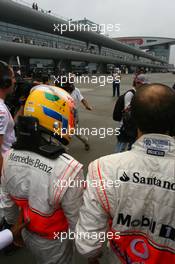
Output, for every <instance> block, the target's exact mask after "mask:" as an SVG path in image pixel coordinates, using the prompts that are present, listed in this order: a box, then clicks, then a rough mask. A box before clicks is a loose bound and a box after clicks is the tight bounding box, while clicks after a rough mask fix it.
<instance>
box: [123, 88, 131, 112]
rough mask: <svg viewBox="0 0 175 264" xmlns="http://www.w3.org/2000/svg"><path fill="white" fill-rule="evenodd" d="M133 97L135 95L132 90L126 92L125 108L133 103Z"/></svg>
mask: <svg viewBox="0 0 175 264" xmlns="http://www.w3.org/2000/svg"><path fill="white" fill-rule="evenodd" d="M132 97H133V93H132V92H128V93H126V95H125V98H124V109H126V108H128V106H129V105H130V103H131V100H132Z"/></svg>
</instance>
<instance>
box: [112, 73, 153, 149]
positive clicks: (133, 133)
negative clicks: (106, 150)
mask: <svg viewBox="0 0 175 264" xmlns="http://www.w3.org/2000/svg"><path fill="white" fill-rule="evenodd" d="M148 83H149V81H148V79H147V78H146V76H145V75H144V74H139V75H138V76H137V78H136V79H135V87H133V88H132V89H130V90H128V91H127V92H126V93H125V96H124V109H123V118H122V120H121V123H120V135H119V136H118V137H117V139H118V142H117V144H116V148H115V152H116V153H118V152H123V151H126V150H130V149H131V146H132V144H133V143H134V142H135V140H136V137H137V128H136V125H135V122H134V120H133V119H131V118H130V116H129V115H131V100H132V98H133V96H134V95H135V93H136V91H137V90H138V89H139V88H140V87H141V86H142V85H144V84H148ZM128 116H129V117H128Z"/></svg>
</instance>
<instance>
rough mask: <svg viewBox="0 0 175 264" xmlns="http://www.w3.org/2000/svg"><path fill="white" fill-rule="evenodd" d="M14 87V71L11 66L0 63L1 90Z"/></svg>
mask: <svg viewBox="0 0 175 264" xmlns="http://www.w3.org/2000/svg"><path fill="white" fill-rule="evenodd" d="M11 85H12V71H11V68H10V66H9V65H8V64H7V63H6V62H4V61H0V88H8V87H10V86H11Z"/></svg>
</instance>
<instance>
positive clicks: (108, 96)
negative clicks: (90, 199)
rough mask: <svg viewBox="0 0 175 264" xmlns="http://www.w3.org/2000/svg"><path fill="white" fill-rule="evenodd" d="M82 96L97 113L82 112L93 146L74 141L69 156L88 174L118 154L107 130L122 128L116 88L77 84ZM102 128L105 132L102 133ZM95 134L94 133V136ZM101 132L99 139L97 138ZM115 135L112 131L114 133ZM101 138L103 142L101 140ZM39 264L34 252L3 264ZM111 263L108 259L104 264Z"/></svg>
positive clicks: (126, 78)
mask: <svg viewBox="0 0 175 264" xmlns="http://www.w3.org/2000/svg"><path fill="white" fill-rule="evenodd" d="M148 78H149V80H150V82H159V83H164V84H167V85H169V86H171V87H172V85H173V84H174V82H175V75H173V74H171V73H162V74H160V73H155V74H148ZM132 80H133V75H123V76H122V81H121V94H122V93H123V92H125V91H126V90H127V89H130V88H131V87H132ZM76 86H77V87H78V88H80V90H81V92H82V94H83V95H84V96H85V98H86V99H87V100H88V101H89V103H90V104H91V105H92V107H93V111H88V110H86V109H84V108H83V107H80V109H79V117H80V126H81V127H83V128H89V129H90V136H89V143H90V150H89V151H86V150H85V149H84V145H83V144H82V143H81V142H80V141H79V140H78V139H77V138H75V137H74V138H73V140H72V142H71V144H70V146H69V149H68V153H69V154H71V155H72V156H73V157H74V158H76V159H77V160H78V161H80V162H81V163H82V164H84V171H85V174H86V172H87V168H88V164H89V163H90V162H91V161H92V160H95V159H97V158H99V157H101V156H105V155H108V154H112V153H114V148H115V144H116V136H115V135H111V136H110V135H108V136H105V137H104V129H107V128H112V129H115V128H116V127H118V124H117V123H116V122H114V121H113V120H112V112H113V107H114V104H115V101H116V98H113V97H112V85H111V84H106V85H105V86H100V84H99V83H98V84H92V83H90V84H87V83H86V84H77V85H76ZM100 128H101V129H100ZM99 129H100V130H99ZM92 131H93V132H92ZM95 131H98V133H99V134H98V135H92V134H91V133H93V134H95V133H96V132H95ZM110 131H111V129H110ZM100 137H101V138H100ZM12 263H18V264H24V263H25V264H36V263H35V261H34V259H33V258H32V256H31V254H30V252H28V250H26V249H21V250H18V251H16V252H15V254H13V255H12V256H4V255H2V254H0V264H12ZM86 263H87V262H86V260H85V259H84V258H82V257H81V256H79V254H77V253H76V254H75V256H74V263H73V264H86ZM105 263H107V259H106V258H105V257H104V258H103V259H102V260H101V264H105Z"/></svg>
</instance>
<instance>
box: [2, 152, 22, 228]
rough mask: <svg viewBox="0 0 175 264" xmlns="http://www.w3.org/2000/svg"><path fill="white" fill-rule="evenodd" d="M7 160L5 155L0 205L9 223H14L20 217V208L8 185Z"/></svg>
mask: <svg viewBox="0 0 175 264" xmlns="http://www.w3.org/2000/svg"><path fill="white" fill-rule="evenodd" d="M5 160H6V156H5V157H4V161H3V169H2V172H1V175H2V176H1V188H0V197H1V203H0V206H1V208H3V210H4V215H5V219H6V221H7V223H8V224H10V225H14V224H15V223H16V220H17V218H18V214H19V210H18V207H17V206H16V204H15V203H14V202H13V201H12V199H11V197H10V195H9V193H8V190H7V187H6V177H5V174H4V166H5V164H4V163H5Z"/></svg>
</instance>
